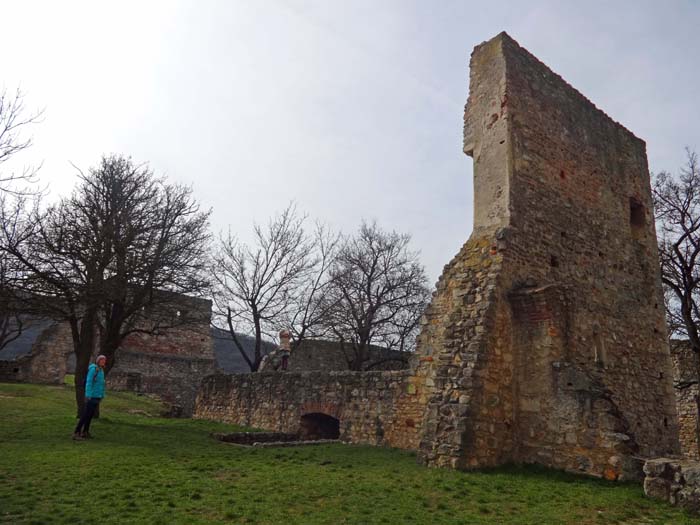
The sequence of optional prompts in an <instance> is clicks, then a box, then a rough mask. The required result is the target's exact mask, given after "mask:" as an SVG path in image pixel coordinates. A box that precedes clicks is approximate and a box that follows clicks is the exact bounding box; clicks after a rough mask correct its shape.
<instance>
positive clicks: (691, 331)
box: [652, 150, 700, 437]
mask: <svg viewBox="0 0 700 525" xmlns="http://www.w3.org/2000/svg"><path fill="white" fill-rule="evenodd" d="M652 194H653V198H654V210H655V214H656V222H657V225H658V232H659V239H658V245H659V259H660V262H661V279H662V282H663V285H664V299H665V301H664V302H665V304H666V314H667V320H668V325H669V331H670V333H671V335H672V336H676V337H681V338H687V340H688V343H689V345H690V348H691V350H692V352H693V355H694V362H695V363H696V370H695V371H694V373H693V374H692V375H691V376H688V377H686V378H682V379H681V380H679V381H676V382H675V383H674V386H675V387H676V388H679V389H685V388H688V387H690V386H692V385H696V384H698V383H699V380H700V330H699V329H698V326H699V323H700V308H699V305H700V260H699V257H700V164H699V163H698V156H697V155H696V154H695V153H694V152H692V151H690V150H687V162H686V164H685V166H684V167H683V168H682V169H681V170H680V173H679V175H678V177H673V176H671V175H670V174H669V173H666V172H662V173H659V174H658V175H657V176H656V177H655V180H654V185H653V188H652ZM697 410H698V415H699V416H700V399H698V407H697ZM699 437H700V436H699Z"/></svg>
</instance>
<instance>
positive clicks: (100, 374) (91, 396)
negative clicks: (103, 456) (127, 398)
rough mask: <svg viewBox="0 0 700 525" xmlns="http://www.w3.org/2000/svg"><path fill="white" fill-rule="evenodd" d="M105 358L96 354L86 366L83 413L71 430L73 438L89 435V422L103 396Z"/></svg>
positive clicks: (85, 437) (77, 438)
mask: <svg viewBox="0 0 700 525" xmlns="http://www.w3.org/2000/svg"><path fill="white" fill-rule="evenodd" d="M106 364H107V358H106V357H105V356H103V355H99V356H97V359H95V362H94V363H92V364H91V365H90V368H88V373H87V378H86V379H85V409H84V410H83V415H82V416H80V421H78V426H76V427H75V431H74V432H73V439H75V440H82V439H89V438H90V437H92V436H90V422H91V421H92V417H93V416H94V415H95V411H96V410H97V407H98V406H99V405H100V401H102V398H104V397H105V365H106Z"/></svg>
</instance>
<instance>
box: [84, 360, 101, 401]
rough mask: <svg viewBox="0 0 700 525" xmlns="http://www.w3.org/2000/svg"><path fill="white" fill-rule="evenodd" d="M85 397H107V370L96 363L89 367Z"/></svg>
mask: <svg viewBox="0 0 700 525" xmlns="http://www.w3.org/2000/svg"><path fill="white" fill-rule="evenodd" d="M85 397H95V398H98V399H102V398H103V397H105V372H104V370H102V369H101V368H100V367H99V366H97V365H96V364H95V363H93V364H91V365H90V368H88V373H87V378H86V379H85Z"/></svg>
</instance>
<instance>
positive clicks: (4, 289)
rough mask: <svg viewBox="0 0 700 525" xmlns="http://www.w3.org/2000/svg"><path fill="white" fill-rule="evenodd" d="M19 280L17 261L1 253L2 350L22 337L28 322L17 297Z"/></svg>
mask: <svg viewBox="0 0 700 525" xmlns="http://www.w3.org/2000/svg"><path fill="white" fill-rule="evenodd" d="M19 280H21V271H20V269H19V268H18V267H17V264H16V261H15V259H14V258H12V257H10V256H9V255H7V253H5V252H0V350H2V349H3V348H5V347H6V346H7V345H9V344H10V343H12V341H14V340H16V339H17V338H18V337H19V336H21V335H22V330H23V329H24V326H25V323H26V322H27V316H25V315H22V308H21V307H19V300H18V298H17V297H16V295H17V284H16V283H17V281H19Z"/></svg>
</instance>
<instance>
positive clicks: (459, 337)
mask: <svg viewBox="0 0 700 525" xmlns="http://www.w3.org/2000/svg"><path fill="white" fill-rule="evenodd" d="M505 74H506V63H505V60H504V58H503V55H502V53H501V52H500V48H499V44H498V43H497V42H490V43H486V44H484V45H482V46H481V47H480V48H479V52H475V53H474V54H473V55H472V66H471V69H470V92H469V100H468V102H467V108H466V112H465V129H464V151H465V152H466V153H467V154H469V155H471V156H472V157H473V159H474V195H475V203H474V231H473V233H472V235H471V237H470V239H469V241H468V242H467V243H466V244H465V245H464V246H463V247H462V249H461V250H460V252H459V254H457V256H456V257H455V258H454V259H453V260H452V261H451V262H450V263H449V264H448V265H447V266H446V267H445V270H444V271H443V274H442V276H441V277H440V280H439V281H438V283H437V287H436V291H435V293H434V294H433V299H432V301H431V304H430V306H429V307H428V309H427V311H426V314H425V316H424V319H423V323H422V326H421V334H420V336H419V338H418V354H419V356H420V358H419V359H420V361H419V363H420V364H419V365H418V367H417V375H418V376H421V375H422V376H424V377H425V384H426V389H427V390H428V396H427V397H428V401H427V407H426V411H425V417H424V421H423V428H424V435H423V438H422V440H421V444H420V459H421V460H422V461H423V462H424V463H426V464H429V465H437V466H452V467H457V468H463V467H475V466H487V465H497V464H500V463H504V462H507V461H511V460H512V459H513V456H512V453H513V448H514V443H513V433H512V430H511V429H512V425H513V415H512V403H513V397H512V394H513V392H512V388H511V376H512V355H511V354H510V349H509V348H508V345H507V341H509V339H508V338H505V339H504V338H501V337H498V336H499V334H501V333H507V327H506V326H505V325H506V324H507V311H505V310H504V309H503V308H499V303H498V298H497V295H498V290H499V289H500V288H501V285H500V280H501V277H500V275H501V273H502V267H501V265H502V255H501V253H500V251H499V246H500V245H501V240H500V235H501V231H502V229H503V227H504V226H505V225H507V224H508V220H509V219H508V218H509V213H510V212H509V209H508V188H509V184H510V181H509V176H508V175H509V172H508V165H509V159H508V158H507V156H506V155H504V154H503V151H504V147H503V145H504V143H505V141H506V139H507V136H508V125H507V121H506V120H505V119H501V118H498V116H499V115H500V113H501V110H502V104H503V101H504V100H505V89H506V84H505V78H506V77H505Z"/></svg>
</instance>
